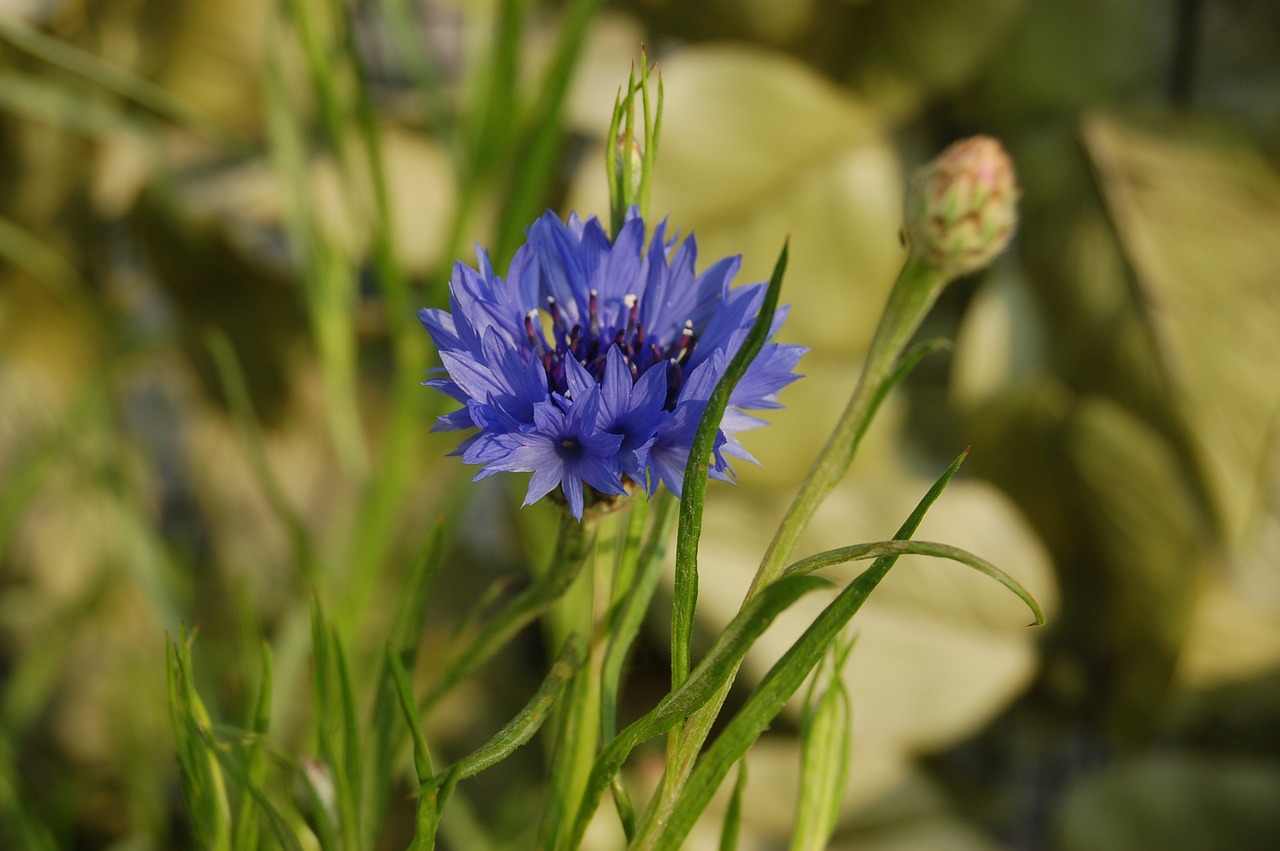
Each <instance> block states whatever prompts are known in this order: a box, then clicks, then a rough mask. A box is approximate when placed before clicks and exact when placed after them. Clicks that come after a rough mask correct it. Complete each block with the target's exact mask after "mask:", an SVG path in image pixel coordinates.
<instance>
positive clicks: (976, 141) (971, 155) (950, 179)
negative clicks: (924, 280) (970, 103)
mask: <svg viewBox="0 0 1280 851" xmlns="http://www.w3.org/2000/svg"><path fill="white" fill-rule="evenodd" d="M1017 206H1018V183H1017V178H1016V176H1015V175H1014V171H1013V163H1012V162H1011V161H1010V159H1009V155H1008V154H1006V153H1005V151H1004V148H1003V147H1001V146H1000V143H999V142H997V141H996V140H995V139H992V138H991V137H990V136H974V137H972V138H969V139H962V140H961V141H959V142H956V143H955V144H954V145H952V146H951V147H949V148H947V149H946V150H945V151H943V152H942V153H941V154H940V155H939V156H938V157H937V158H936V159H934V160H933V161H932V162H931V163H929V164H928V165H926V166H924V167H923V168H921V169H920V170H919V171H918V172H916V175H915V177H914V178H913V179H912V182H911V188H910V189H909V191H908V193H907V210H906V232H907V236H908V237H909V239H910V240H911V252H912V254H914V255H915V256H917V257H919V258H920V259H921V260H923V261H924V262H925V263H927V264H928V265H930V266H932V267H934V268H936V269H938V270H939V271H940V272H942V273H943V274H945V275H946V276H947V277H948V278H953V277H956V276H958V275H964V274H967V273H969V272H975V271H977V270H978V269H981V268H982V267H983V266H986V265H987V264H988V263H990V262H991V261H992V260H994V259H995V257H996V255H998V254H999V253H1000V252H1001V251H1003V250H1004V249H1005V246H1007V245H1008V244H1009V239H1010V237H1012V236H1013V231H1014V227H1015V226H1016V225H1017V220H1018V210H1017Z"/></svg>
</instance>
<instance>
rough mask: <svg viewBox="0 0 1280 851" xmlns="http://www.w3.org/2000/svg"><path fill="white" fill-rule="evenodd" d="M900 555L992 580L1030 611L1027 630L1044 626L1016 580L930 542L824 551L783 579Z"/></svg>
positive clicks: (971, 556)
mask: <svg viewBox="0 0 1280 851" xmlns="http://www.w3.org/2000/svg"><path fill="white" fill-rule="evenodd" d="M903 555H921V556H933V557H934V558H945V559H949V560H951V561H956V562H959V563H960V564H963V565H965V566H967V567H972V568H973V569H974V570H976V571H978V572H979V573H982V574H984V575H986V576H989V577H991V578H992V579H994V580H995V581H997V582H999V583H1000V584H1001V585H1003V586H1004V587H1006V588H1008V589H1009V590H1010V591H1012V592H1013V593H1014V594H1016V595H1017V596H1018V599H1020V600H1022V602H1024V603H1026V605H1027V608H1028V609H1030V610H1031V614H1032V616H1033V617H1034V618H1035V620H1034V622H1033V623H1031V624H1030V626H1043V625H1044V612H1042V611H1041V610H1040V604H1039V603H1037V602H1036V601H1035V598H1034V597H1032V596H1031V593H1030V592H1029V591H1027V590H1026V589H1025V588H1023V587H1022V585H1021V583H1019V582H1018V581H1017V580H1016V579H1014V578H1013V577H1012V576H1010V575H1009V574H1007V573H1005V572H1004V571H1003V570H1001V569H1000V568H998V567H996V566H995V565H994V564H992V563H991V562H989V561H987V560H986V559H983V558H980V557H979V556H976V555H974V554H973V553H971V552H968V551H966V550H962V549H960V548H959V547H953V546H951V545H949V544H936V543H933V542H932V541H902V540H893V541H875V542H873V543H869V544H854V545H852V546H848V547H837V548H836V549H834V550H826V551H825V552H821V553H817V554H815V555H811V556H808V557H807V558H802V559H800V560H799V561H797V562H795V563H793V564H791V565H790V566H788V567H787V570H786V575H794V574H797V573H811V572H813V571H815V570H819V569H821V568H823V567H830V566H832V565H837V564H844V563H845V562H850V561H862V560H865V559H869V558H883V557H892V558H897V557H898V556H903Z"/></svg>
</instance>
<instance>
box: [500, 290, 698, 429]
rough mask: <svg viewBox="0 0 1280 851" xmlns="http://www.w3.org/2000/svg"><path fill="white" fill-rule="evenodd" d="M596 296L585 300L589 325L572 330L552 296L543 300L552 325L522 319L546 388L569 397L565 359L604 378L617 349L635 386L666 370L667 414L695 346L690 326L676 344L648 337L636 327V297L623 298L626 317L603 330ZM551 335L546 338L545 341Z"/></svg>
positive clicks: (538, 318)
mask: <svg viewBox="0 0 1280 851" xmlns="http://www.w3.org/2000/svg"><path fill="white" fill-rule="evenodd" d="M599 302H600V296H599V293H598V291H596V290H592V291H591V293H590V296H589V297H588V300H587V322H586V327H585V328H584V327H583V325H582V323H581V322H575V323H572V324H570V321H569V319H568V318H567V317H566V316H565V312H564V311H563V310H561V309H560V305H559V304H557V303H556V300H555V298H554V297H553V296H547V301H546V307H545V309H544V310H545V314H546V316H547V318H548V319H549V320H550V321H549V322H548V323H545V327H544V322H543V321H542V315H541V314H542V311H540V310H538V309H534V310H531V311H529V312H528V313H527V314H526V315H525V317H524V330H525V334H526V336H527V337H528V338H529V345H531V346H532V347H533V350H534V351H535V352H537V353H538V354H539V355H540V356H541V358H542V368H543V369H545V370H546V373H547V385H548V386H549V388H550V389H551V390H552V391H554V392H557V393H561V394H563V395H568V380H567V378H566V375H565V359H566V358H570V357H571V358H573V359H574V360H576V361H577V362H578V363H580V364H581V365H582V366H583V368H585V369H586V370H587V372H588V373H590V374H591V377H592V378H594V379H595V380H596V381H601V380H602V379H603V378H604V369H605V358H606V356H607V355H608V353H609V347H610V346H615V345H616V346H617V347H618V350H619V351H620V352H621V353H622V355H623V357H624V358H626V361H627V366H628V367H629V368H630V371H631V381H632V383H633V384H634V383H635V382H636V381H639V380H640V376H642V375H644V374H645V372H647V371H648V370H649V369H650V368H651V367H653V366H654V365H656V364H659V363H662V364H665V366H666V369H667V401H666V408H667V409H668V410H671V409H672V408H673V407H674V406H675V400H676V398H677V397H678V396H679V393H680V386H681V385H682V384H683V383H684V372H685V369H686V367H687V365H688V363H689V359H690V358H691V357H692V356H693V351H694V349H695V348H696V347H697V345H698V335H697V333H696V332H695V331H694V328H693V320H691V319H686V320H685V323H684V327H683V328H681V330H680V334H679V335H678V336H677V337H676V338H675V339H674V340H658V339H654V338H652V337H650V336H648V335H647V334H646V330H645V327H644V324H643V323H642V322H640V299H639V297H638V296H636V295H635V294H634V293H628V294H627V295H626V296H624V297H623V299H622V303H623V306H624V307H626V313H625V314H624V315H623V316H622V319H621V321H620V323H619V324H617V325H608V324H604V323H603V322H602V319H601V311H600V303H599ZM548 334H549V338H548Z"/></svg>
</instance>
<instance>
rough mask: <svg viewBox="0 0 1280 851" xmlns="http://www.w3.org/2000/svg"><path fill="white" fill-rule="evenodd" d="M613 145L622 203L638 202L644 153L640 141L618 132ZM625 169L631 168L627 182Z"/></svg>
mask: <svg viewBox="0 0 1280 851" xmlns="http://www.w3.org/2000/svg"><path fill="white" fill-rule="evenodd" d="M628 142H630V144H628ZM614 145H615V147H616V150H617V160H616V164H615V166H614V167H615V168H616V169H617V175H618V185H619V186H621V187H622V197H623V201H624V204H625V206H627V207H630V206H632V205H635V204H639V203H640V180H641V178H642V177H643V176H644V153H643V152H642V151H641V150H640V143H639V142H637V141H636V140H635V139H630V140H628V139H627V138H626V136H624V135H622V134H619V135H618V137H617V139H616V140H615V141H614ZM627 169H630V170H631V174H630V178H631V179H630V181H629V182H628V181H627V180H626V178H627V176H628V175H627Z"/></svg>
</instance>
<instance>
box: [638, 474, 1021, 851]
mask: <svg viewBox="0 0 1280 851" xmlns="http://www.w3.org/2000/svg"><path fill="white" fill-rule="evenodd" d="M967 454H968V453H967V450H966V452H965V453H962V454H961V455H960V457H959V458H957V459H956V460H955V461H954V462H953V463H952V465H951V466H950V467H949V468H947V470H946V472H944V473H943V474H942V476H941V477H940V478H939V479H938V481H936V482H935V483H934V485H933V487H931V488H930V489H929V491H928V492H927V493H926V494H925V496H924V498H923V499H921V501H920V502H919V504H917V505H916V508H915V510H914V511H912V513H911V515H910V517H908V519H907V521H906V522H905V523H904V524H903V525H902V527H901V528H900V529H899V530H898V534H897V535H896V536H895V537H896V540H899V541H905V540H906V539H907V538H909V537H910V536H911V535H912V534H914V533H915V530H916V528H917V527H918V526H919V524H920V521H921V520H922V519H923V518H924V514H925V512H927V511H928V509H929V507H930V506H931V505H932V504H933V502H934V501H935V500H936V499H937V498H938V496H939V495H940V494H941V493H942V490H943V489H944V488H945V487H946V485H947V483H948V482H950V481H951V478H952V477H953V476H954V475H955V473H956V471H957V470H959V468H960V465H961V464H962V463H963V462H964V459H965V457H966V455H967ZM898 555H899V554H898V553H895V554H892V555H886V556H881V557H879V558H877V559H876V560H875V561H874V562H872V564H871V567H869V568H868V569H867V570H866V571H864V572H863V573H862V574H861V575H859V576H858V577H857V578H856V579H854V580H853V581H852V582H851V583H849V585H848V586H847V587H846V588H845V589H844V590H843V591H842V592H840V594H839V596H837V597H836V599H835V600H834V601H832V602H831V603H830V604H829V605H828V606H827V607H826V608H825V609H824V610H823V611H822V613H821V614H820V615H819V616H818V618H817V619H816V620H815V621H814V622H813V623H812V624H811V625H810V626H809V628H808V629H806V630H805V632H804V633H803V634H802V635H801V636H800V638H799V639H798V640H797V641H796V642H795V644H793V645H792V646H791V648H790V649H789V650H788V651H787V652H786V654H784V655H783V657H782V658H781V659H779V660H778V662H777V663H775V664H774V666H773V667H772V668H771V669H770V670H769V672H768V673H767V674H766V675H765V677H764V679H763V680H762V681H761V683H760V685H759V686H758V687H757V688H756V690H755V691H754V692H753V693H752V694H751V696H750V697H749V698H748V699H747V702H746V704H745V705H743V707H742V709H741V710H740V711H739V712H738V713H737V715H735V716H734V718H733V719H732V720H731V721H730V722H729V724H728V725H727V726H726V728H725V729H724V730H723V731H722V732H721V733H720V736H719V737H718V738H717V739H716V740H715V742H714V743H712V745H711V747H710V748H708V749H707V751H706V752H705V753H704V754H703V756H702V759H701V760H700V761H699V763H698V765H697V767H696V768H694V770H693V772H692V773H691V774H690V776H689V781H688V783H687V784H685V786H684V788H683V790H682V792H681V795H680V798H679V800H678V801H677V802H676V805H675V807H674V809H673V810H672V813H671V816H670V818H669V819H668V820H667V824H666V827H665V829H664V830H663V832H662V833H661V835H660V837H659V839H658V841H657V844H656V846H655V847H656V848H659V849H672V850H673V851H674V849H677V848H679V847H680V846H681V844H682V843H683V842H684V840H685V838H686V837H687V836H688V833H689V830H690V829H692V827H693V824H694V822H696V821H697V818H698V816H699V815H700V814H701V812H702V811H703V809H705V808H706V806H707V804H708V803H709V802H710V800H711V797H712V795H714V794H715V790H716V789H717V788H718V787H719V785H720V783H721V782H722V781H723V780H724V777H725V775H726V774H727V773H728V772H729V769H730V768H731V767H732V766H733V764H734V763H735V762H737V761H738V760H739V759H741V758H742V756H743V754H745V753H746V751H747V749H748V748H750V747H751V745H752V744H753V743H754V742H755V741H756V739H757V738H759V736H760V734H761V733H762V732H764V730H765V729H766V728H767V727H768V725H769V724H770V722H772V720H773V719H774V718H775V717H777V715H778V713H779V712H781V711H782V707H783V706H784V705H785V704H786V702H787V700H788V699H790V697H791V695H792V694H794V693H795V691H796V689H798V688H799V687H800V685H801V684H802V683H803V682H804V680H805V678H806V677H807V676H808V675H809V672H810V671H812V670H813V667H814V666H815V665H816V664H817V663H818V662H819V660H821V658H822V656H823V654H824V653H825V652H826V650H827V647H828V646H829V645H830V643H831V642H832V641H833V640H835V639H836V638H837V637H838V636H839V634H840V631H841V630H842V629H844V627H845V625H846V624H847V623H848V622H849V620H850V619H851V618H852V617H853V616H854V615H855V614H856V613H857V612H858V610H859V609H861V608H862V604H863V603H864V602H866V599H867V597H868V596H870V594H871V592H872V591H873V590H874V589H875V588H876V586H877V585H879V584H880V581H881V580H882V579H883V578H884V577H885V575H886V574H888V572H889V569H890V568H892V567H893V565H894V563H895V562H896V561H897V558H898ZM945 555H946V557H954V555H955V554H954V553H951V552H948V553H946V554H945ZM965 555H966V556H967V554H965ZM962 563H967V562H962ZM979 569H982V568H979ZM983 572H986V571H985V570H983ZM797 575H803V574H801V573H799V572H793V573H791V574H790V576H788V577H786V578H790V577H791V576H797ZM1000 576H1003V574H1000ZM996 578H997V579H999V576H997V577H996ZM1006 579H1007V577H1006ZM1001 581H1002V582H1003V580H1001ZM1009 583H1012V584H1011V585H1009V587H1011V588H1012V589H1013V590H1014V591H1015V593H1018V595H1019V597H1021V598H1022V599H1023V600H1024V601H1029V602H1028V605H1029V606H1031V608H1032V611H1033V612H1034V613H1035V614H1036V619H1037V622H1042V615H1041V614H1040V610H1039V607H1038V606H1036V605H1035V604H1034V601H1033V600H1030V597H1029V595H1027V594H1026V592H1025V591H1021V593H1019V591H1020V586H1017V584H1016V583H1013V582H1012V580H1009ZM769 587H772V586H769ZM766 590H767V589H766Z"/></svg>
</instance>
